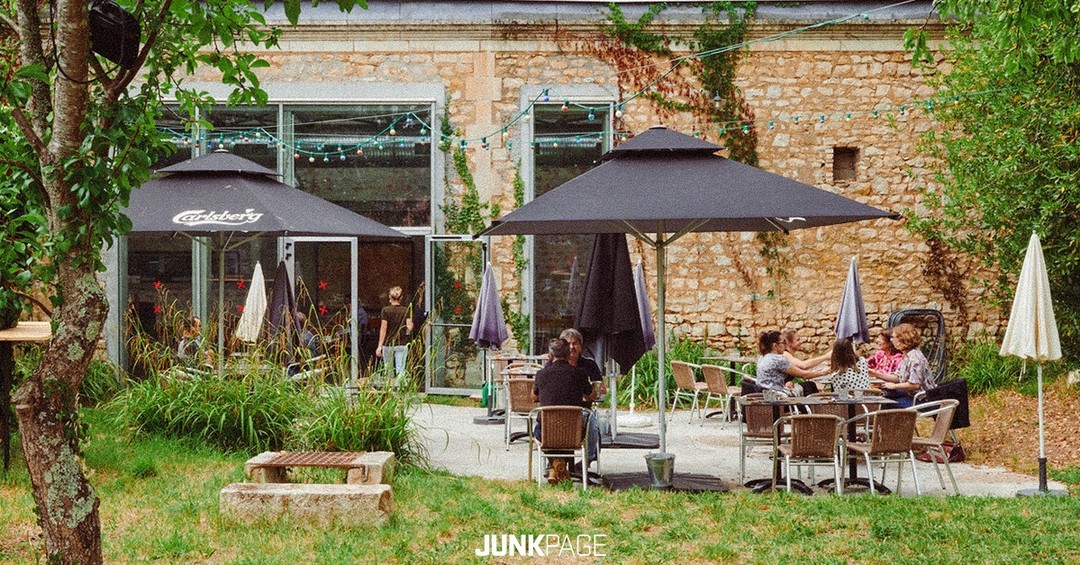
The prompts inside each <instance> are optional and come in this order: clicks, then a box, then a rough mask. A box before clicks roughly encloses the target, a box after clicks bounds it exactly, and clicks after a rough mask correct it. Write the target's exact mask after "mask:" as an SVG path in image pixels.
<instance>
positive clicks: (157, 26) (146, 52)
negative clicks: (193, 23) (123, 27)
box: [107, 0, 172, 100]
mask: <svg viewBox="0 0 1080 565" xmlns="http://www.w3.org/2000/svg"><path fill="white" fill-rule="evenodd" d="M139 4H140V5H141V4H142V2H141V1H140V3H139ZM170 6H172V0H165V1H164V2H162V4H161V8H160V9H158V13H157V17H156V18H154V19H155V22H154V24H153V25H151V26H149V29H148V30H147V32H146V42H145V43H143V46H142V48H141V49H139V56H138V57H136V58H135V65H134V66H133V67H132V68H130V69H124V72H122V73H120V74H118V75H117V77H116V80H115V81H113V82H112V84H110V85H109V89H108V94H107V96H108V97H109V99H110V100H117V99H118V98H120V93H121V92H123V91H124V90H125V89H127V87H128V85H130V84H131V81H133V80H135V77H136V76H138V74H139V70H140V69H142V67H143V65H144V64H145V63H146V58H147V57H149V56H150V50H151V49H152V48H153V47H154V44H155V43H157V37H158V34H160V33H161V28H162V26H164V25H165V19H166V18H167V17H168V15H169V8H170Z"/></svg>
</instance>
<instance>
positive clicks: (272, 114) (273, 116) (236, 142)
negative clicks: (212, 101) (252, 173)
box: [201, 106, 278, 171]
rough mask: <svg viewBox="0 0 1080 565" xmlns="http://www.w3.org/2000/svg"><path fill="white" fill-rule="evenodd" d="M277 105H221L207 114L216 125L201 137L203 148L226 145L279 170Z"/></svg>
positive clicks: (225, 146) (235, 151) (222, 147)
mask: <svg viewBox="0 0 1080 565" xmlns="http://www.w3.org/2000/svg"><path fill="white" fill-rule="evenodd" d="M277 116H278V111H277V106H267V107H264V108H226V107H224V106H218V107H215V108H213V109H212V110H210V112H209V113H208V114H207V121H209V122H210V123H211V124H213V126H214V128H213V130H211V131H208V132H206V134H205V135H204V136H203V138H202V140H201V147H202V150H203V152H204V153H205V152H206V151H213V150H215V149H226V150H228V151H229V152H231V153H233V154H235V155H239V156H240V157H243V158H245V159H250V160H252V161H255V162H256V163H258V164H260V165H262V166H264V167H266V168H268V169H271V170H274V171H276V170H278V161H277V151H278V150H277V144H278V142H277V122H278V120H277Z"/></svg>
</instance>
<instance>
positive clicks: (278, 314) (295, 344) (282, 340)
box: [266, 261, 302, 352]
mask: <svg viewBox="0 0 1080 565" xmlns="http://www.w3.org/2000/svg"><path fill="white" fill-rule="evenodd" d="M266 329H267V331H266V335H267V337H269V338H270V339H271V341H273V342H275V343H278V344H280V347H282V348H284V349H285V350H286V351H289V352H292V351H296V350H297V349H299V348H300V332H301V331H302V328H301V327H300V323H299V320H297V316H296V295H295V294H293V288H292V281H290V280H289V267H288V265H286V264H285V261H281V262H279V263H278V266H277V271H275V272H274V287H273V288H272V289H271V290H270V305H269V306H268V307H267V309H266Z"/></svg>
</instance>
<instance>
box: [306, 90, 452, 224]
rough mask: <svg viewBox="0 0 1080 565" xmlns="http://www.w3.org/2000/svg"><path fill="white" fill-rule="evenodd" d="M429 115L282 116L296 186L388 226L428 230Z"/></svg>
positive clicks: (344, 110) (390, 108)
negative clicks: (289, 135) (291, 142)
mask: <svg viewBox="0 0 1080 565" xmlns="http://www.w3.org/2000/svg"><path fill="white" fill-rule="evenodd" d="M430 114H431V109H430V105H415V104H414V105H407V104H405V105H401V104H395V105H364V106H353V107H342V106H310V107H289V108H287V116H288V117H287V119H288V120H291V125H290V127H291V129H292V131H293V135H294V136H295V151H294V152H293V160H294V161H293V162H294V170H295V175H296V186H297V187H298V188H300V189H302V190H304V191H306V192H310V193H312V194H315V195H316V196H319V197H321V198H324V199H326V200H329V201H331V202H334V203H335V204H338V205H340V206H343V207H345V208H348V209H350V210H352V211H354V212H356V213H358V214H362V215H364V216H367V217H369V218H371V219H373V220H376V221H379V222H382V223H384V224H386V225H390V226H430V225H431V132H430V131H429V130H428V129H427V128H426V127H424V126H423V125H422V124H430V123H431V117H430ZM391 132H392V133H393V135H391Z"/></svg>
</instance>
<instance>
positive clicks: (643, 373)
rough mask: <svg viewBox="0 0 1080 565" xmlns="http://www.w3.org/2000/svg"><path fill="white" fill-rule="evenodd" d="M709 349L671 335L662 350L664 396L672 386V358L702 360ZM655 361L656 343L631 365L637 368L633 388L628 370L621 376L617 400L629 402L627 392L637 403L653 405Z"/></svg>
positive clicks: (654, 398) (669, 391)
mask: <svg viewBox="0 0 1080 565" xmlns="http://www.w3.org/2000/svg"><path fill="white" fill-rule="evenodd" d="M709 353H710V350H709V347H708V346H707V345H706V344H704V343H701V342H697V341H693V340H690V339H674V340H672V341H671V343H670V344H669V345H668V349H667V352H666V353H665V354H664V365H665V367H664V375H665V377H666V381H667V391H668V396H667V397H668V398H669V399H670V398H671V394H670V393H671V391H673V390H675V375H674V374H673V373H672V372H671V361H687V362H689V363H696V364H701V358H702V357H704V356H705V355H709ZM658 361H659V360H658V359H657V356H656V348H655V347H654V348H653V349H652V350H651V351H648V352H647V353H645V355H643V356H642V357H641V359H639V360H638V362H637V364H635V365H634V369H635V370H636V371H637V378H636V379H635V380H634V382H635V384H634V389H633V390H630V375H629V373H628V374H626V375H624V376H623V377H622V380H621V381H620V382H619V391H618V401H619V404H629V403H630V395H633V396H634V401H635V404H636V405H637V406H645V407H653V408H655V407H656V375H657V373H658V371H657V366H658Z"/></svg>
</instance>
